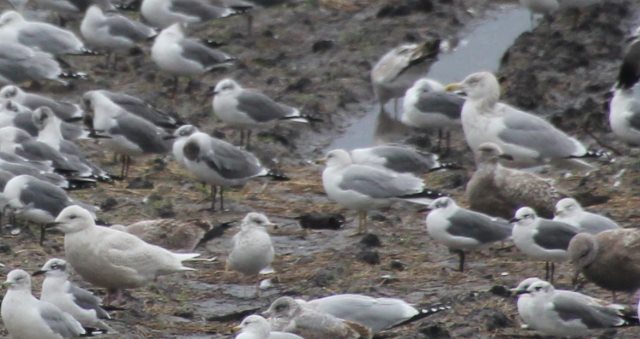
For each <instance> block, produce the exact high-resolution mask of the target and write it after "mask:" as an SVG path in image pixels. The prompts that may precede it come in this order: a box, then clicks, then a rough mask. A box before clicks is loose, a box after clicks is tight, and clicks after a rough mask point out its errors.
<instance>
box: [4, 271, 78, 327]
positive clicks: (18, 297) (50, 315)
mask: <svg viewBox="0 0 640 339" xmlns="http://www.w3.org/2000/svg"><path fill="white" fill-rule="evenodd" d="M3 285H5V286H7V288H8V290H7V293H6V294H5V295H4V298H2V310H1V313H2V322H3V323H4V326H5V328H6V329H7V331H8V332H9V336H11V338H13V339H32V338H39V339H62V338H71V337H77V336H80V335H81V334H85V330H84V329H83V328H82V325H80V323H79V322H78V321H76V320H75V319H73V317H72V316H71V315H70V314H68V313H66V312H63V311H62V310H60V309H59V308H58V307H56V306H54V305H53V304H50V303H48V302H46V301H41V300H38V299H36V298H35V297H34V296H33V295H32V294H31V277H30V276H29V273H27V272H25V271H23V270H19V269H18V270H13V271H11V272H9V274H8V275H7V280H6V281H5V282H4V284H3Z"/></svg>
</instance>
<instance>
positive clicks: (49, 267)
mask: <svg viewBox="0 0 640 339" xmlns="http://www.w3.org/2000/svg"><path fill="white" fill-rule="evenodd" d="M68 268H69V267H68V265H67V262H66V261H64V260H62V259H58V258H53V259H49V260H48V261H47V262H46V263H45V264H44V265H43V266H42V268H41V269H40V270H39V271H36V272H34V273H33V276H37V275H44V276H45V278H44V281H43V282H42V291H41V293H40V299H41V300H43V301H46V302H50V303H52V304H53V305H56V306H57V307H58V308H60V309H61V310H62V311H64V312H67V313H69V314H71V316H73V318H74V319H76V320H77V321H79V322H80V323H81V324H82V326H83V327H85V328H92V329H99V330H102V331H107V332H113V329H112V328H111V327H110V326H109V325H107V324H106V323H105V322H104V321H103V320H104V319H111V318H110V317H109V314H108V313H107V311H105V310H104V309H103V308H102V307H100V304H101V303H102V299H100V298H98V297H96V296H95V295H93V293H91V292H89V291H87V290H85V289H82V288H80V287H78V286H76V285H75V284H73V283H72V282H70V281H69V273H68V271H67V269H68Z"/></svg>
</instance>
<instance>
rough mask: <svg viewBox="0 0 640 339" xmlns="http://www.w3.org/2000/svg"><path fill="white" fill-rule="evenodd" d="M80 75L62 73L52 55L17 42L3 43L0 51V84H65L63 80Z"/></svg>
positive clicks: (79, 75)
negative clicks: (30, 82) (27, 82)
mask: <svg viewBox="0 0 640 339" xmlns="http://www.w3.org/2000/svg"><path fill="white" fill-rule="evenodd" d="M82 76H83V75H81V74H72V73H63V72H62V68H60V65H59V64H58V61H56V59H55V58H54V57H53V55H51V54H49V53H47V52H43V51H40V50H37V49H32V48H30V47H27V46H24V45H22V44H20V43H17V42H11V41H3V42H2V48H1V49H0V82H1V83H4V84H18V83H22V82H25V81H36V82H40V81H43V80H51V81H55V82H59V83H62V84H64V85H66V84H67V81H65V80H64V79H63V78H76V77H82Z"/></svg>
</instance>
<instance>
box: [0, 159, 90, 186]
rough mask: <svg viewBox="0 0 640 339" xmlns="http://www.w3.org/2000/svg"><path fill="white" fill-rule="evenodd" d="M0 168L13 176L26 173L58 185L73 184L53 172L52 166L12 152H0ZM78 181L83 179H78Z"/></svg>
mask: <svg viewBox="0 0 640 339" xmlns="http://www.w3.org/2000/svg"><path fill="white" fill-rule="evenodd" d="M0 169H2V170H4V171H7V172H10V173H12V174H13V175H14V176H16V175H22V174H28V175H31V176H33V177H36V178H38V179H40V180H43V181H47V182H49V183H51V184H54V185H56V186H58V187H62V188H73V185H72V184H71V183H70V182H69V181H68V180H67V179H66V178H65V177H63V176H62V175H59V174H56V173H53V168H51V167H48V166H46V165H44V164H41V163H36V162H31V161H27V160H25V159H23V158H21V157H18V156H16V155H13V154H8V153H4V152H0ZM70 180H72V179H70ZM73 180H75V178H74V179H73ZM80 181H84V180H83V179H80ZM3 189H4V187H3Z"/></svg>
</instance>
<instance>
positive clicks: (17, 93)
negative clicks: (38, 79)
mask: <svg viewBox="0 0 640 339" xmlns="http://www.w3.org/2000/svg"><path fill="white" fill-rule="evenodd" d="M0 97H2V98H3V99H7V100H13V101H15V102H17V103H19V104H21V105H23V106H26V107H28V108H30V109H32V110H34V109H36V108H38V107H42V106H47V107H49V108H50V109H51V110H52V111H53V113H55V114H56V116H57V117H58V118H60V119H61V120H63V121H66V120H71V119H79V118H82V116H83V115H84V111H82V109H81V108H80V106H78V105H76V104H73V103H70V102H66V101H59V100H55V99H52V98H50V97H47V96H44V95H42V94H36V93H29V92H26V91H24V90H23V89H21V88H20V87H18V86H14V85H7V86H4V87H2V89H0Z"/></svg>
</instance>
